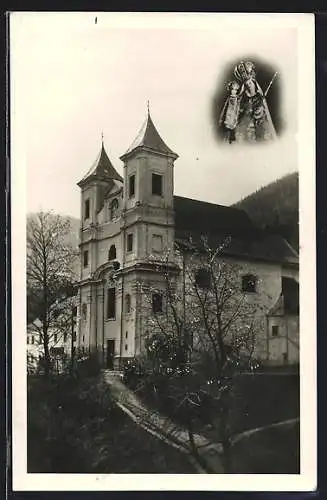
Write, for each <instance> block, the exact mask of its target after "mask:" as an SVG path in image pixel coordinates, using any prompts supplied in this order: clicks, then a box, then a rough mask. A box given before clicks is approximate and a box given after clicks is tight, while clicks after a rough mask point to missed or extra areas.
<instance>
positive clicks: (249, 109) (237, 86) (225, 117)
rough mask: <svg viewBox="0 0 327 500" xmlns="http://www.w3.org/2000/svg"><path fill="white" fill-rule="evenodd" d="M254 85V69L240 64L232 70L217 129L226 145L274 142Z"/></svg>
mask: <svg viewBox="0 0 327 500" xmlns="http://www.w3.org/2000/svg"><path fill="white" fill-rule="evenodd" d="M276 75H277V73H275V75H274V77H273V78H272V80H271V82H270V84H269V86H268V88H267V90H266V92H265V93H264V92H263V91H262V89H261V87H260V85H259V83H258V82H257V79H256V72H255V65H254V64H253V63H252V62H251V61H245V62H244V61H241V62H240V63H239V64H238V65H237V66H236V67H235V69H234V76H235V79H236V80H235V81H232V82H229V83H228V84H227V90H228V93H229V95H228V97H227V99H226V101H225V103H224V106H223V108H222V111H221V114H220V117H219V125H220V127H221V128H222V130H223V132H224V139H225V141H226V142H229V143H233V142H258V141H269V140H273V139H275V138H276V131H275V127H274V124H273V122H272V119H271V115H270V112H269V108H268V105H267V100H266V95H267V93H268V91H269V89H270V86H271V84H272V83H273V80H274V78H275V76H276Z"/></svg>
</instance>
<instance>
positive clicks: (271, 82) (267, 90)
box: [264, 71, 278, 97]
mask: <svg viewBox="0 0 327 500" xmlns="http://www.w3.org/2000/svg"><path fill="white" fill-rule="evenodd" d="M277 75H278V71H276V73H275V74H274V76H273V77H272V79H271V80H270V83H269V85H268V87H267V89H266V92H265V93H264V97H266V96H267V94H268V92H269V89H270V87H271V86H272V84H273V82H274V80H275V78H276V76H277Z"/></svg>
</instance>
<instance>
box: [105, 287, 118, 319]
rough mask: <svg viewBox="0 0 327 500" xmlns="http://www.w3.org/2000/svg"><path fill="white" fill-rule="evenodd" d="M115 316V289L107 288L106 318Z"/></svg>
mask: <svg viewBox="0 0 327 500" xmlns="http://www.w3.org/2000/svg"><path fill="white" fill-rule="evenodd" d="M115 317H116V289H115V288H109V289H108V292H107V319H114V318H115Z"/></svg>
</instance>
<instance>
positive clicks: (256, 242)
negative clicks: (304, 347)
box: [77, 113, 299, 369]
mask: <svg viewBox="0 0 327 500" xmlns="http://www.w3.org/2000/svg"><path fill="white" fill-rule="evenodd" d="M177 158H178V155H177V154H176V153H175V152H173V151H172V150H171V149H170V148H169V147H168V146H167V145H166V143H165V142H164V141H163V140H162V138H161V137H160V135H159V133H158V131H157V129H156V127H155V125H154V123H153V121H152V119H151V116H150V114H149V113H148V115H147V118H146V120H145V123H144V125H143V127H142V129H141V131H140V132H139V134H138V136H137V137H136V139H135V141H134V142H133V144H132V145H131V146H130V147H129V148H128V150H127V151H126V152H125V153H124V154H123V155H122V156H121V157H120V159H121V161H122V162H123V177H121V176H120V175H119V173H118V172H117V171H116V170H115V168H114V167H113V165H112V163H111V161H110V159H109V157H108V155H107V153H106V151H105V148H104V145H103V143H102V146H101V150H100V153H99V155H98V158H97V159H96V161H95V163H94V165H93V166H92V167H91V169H90V170H89V171H88V172H87V174H86V175H85V176H84V177H83V178H82V179H81V180H80V181H79V183H78V186H79V187H80V190H81V229H80V258H81V276H80V283H79V294H78V302H79V305H78V309H79V314H78V316H79V328H78V339H77V344H78V348H79V349H81V350H84V351H85V350H86V351H93V350H96V351H97V352H98V353H99V355H100V356H101V359H102V361H103V364H104V365H105V366H106V367H107V368H109V369H115V368H119V367H121V366H122V363H124V361H126V360H128V359H130V358H133V357H135V356H137V355H138V354H140V352H141V350H142V328H144V322H143V321H142V293H141V292H140V289H139V286H138V285H139V283H152V284H153V283H154V284H155V283H160V281H161V280H162V275H161V273H160V269H158V266H156V265H153V261H154V260H158V261H159V260H160V258H161V257H162V256H163V254H164V253H165V252H167V250H172V251H174V248H175V247H176V245H177V244H178V243H179V242H181V241H186V239H189V238H190V237H194V236H195V235H198V236H199V234H200V233H203V234H206V235H207V236H209V237H210V238H212V239H213V240H214V241H218V239H219V238H221V237H223V236H226V235H228V236H229V237H230V236H231V237H232V238H231V245H230V246H229V248H228V250H227V253H226V258H227V259H230V260H232V261H236V262H237V263H238V264H239V265H240V267H241V268H242V269H243V270H244V272H242V275H241V276H240V283H243V285H244V280H245V282H246V279H247V278H249V277H251V280H252V281H251V283H252V284H253V280H255V287H254V288H255V289H252V290H251V289H249V290H248V291H249V293H253V292H255V293H256V297H257V299H258V301H259V303H260V311H263V312H262V323H261V324H262V328H261V332H260V335H259V336H258V341H257V349H256V355H257V356H258V357H259V358H260V359H263V360H265V361H267V362H272V363H285V362H290V363H293V362H298V359H299V347H298V343H299V342H298V339H299V312H298V255H297V253H296V252H295V251H294V250H293V249H292V248H291V247H290V245H289V244H288V243H287V242H286V241H285V240H283V239H282V238H281V237H279V236H277V235H270V234H266V233H264V232H263V231H259V230H257V229H256V228H255V227H254V226H253V224H252V222H251V221H250V219H249V217H248V216H247V214H246V213H245V212H243V211H242V210H238V209H235V208H233V207H224V206H220V205H214V204H211V203H206V202H201V201H196V200H191V199H188V198H183V197H179V196H175V195H174V163H175V161H176V160H177ZM241 286H242V285H241ZM250 288H251V287H250ZM290 297H292V298H291V299H290ZM294 302H295V305H294ZM290 303H292V307H290V305H289V304H290ZM154 307H157V306H156V305H155V303H154Z"/></svg>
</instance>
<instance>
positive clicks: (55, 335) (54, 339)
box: [53, 333, 58, 344]
mask: <svg viewBox="0 0 327 500" xmlns="http://www.w3.org/2000/svg"><path fill="white" fill-rule="evenodd" d="M53 341H54V343H55V344H56V343H57V342H58V335H57V334H56V333H54V334H53Z"/></svg>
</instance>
